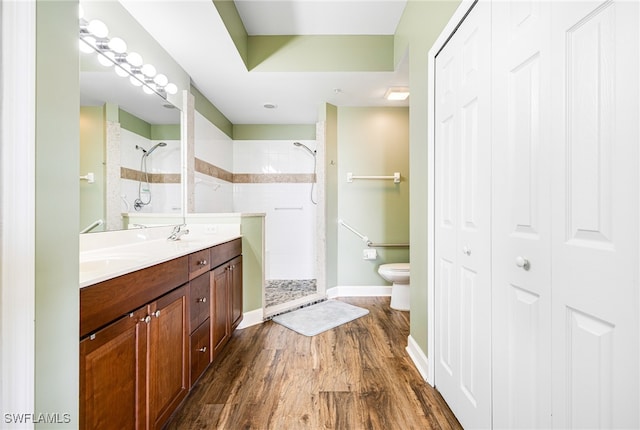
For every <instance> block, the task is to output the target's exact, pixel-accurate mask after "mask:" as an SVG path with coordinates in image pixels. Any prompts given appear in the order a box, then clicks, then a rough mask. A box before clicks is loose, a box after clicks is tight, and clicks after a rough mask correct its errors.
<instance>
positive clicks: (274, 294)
mask: <svg viewBox="0 0 640 430" xmlns="http://www.w3.org/2000/svg"><path fill="white" fill-rule="evenodd" d="M319 149H320V148H319V147H318V145H317V143H316V141H315V140H312V141H303V142H298V141H296V142H292V141H268V142H266V141H236V142H234V170H235V171H236V172H243V173H244V172H247V173H248V174H246V175H243V177H245V178H246V179H245V181H244V182H243V183H235V184H234V192H233V195H234V210H235V211H236V212H243V213H252V212H262V213H265V214H266V216H265V250H266V259H265V286H264V297H263V306H264V308H265V316H270V315H275V314H277V313H280V312H283V311H285V310H287V309H290V308H292V307H298V306H301V305H304V304H307V303H310V302H313V301H317V300H319V299H320V298H321V297H323V296H324V288H323V287H322V286H320V288H319V285H318V281H317V280H318V252H317V247H318V228H317V225H318V207H319V206H318V194H319V193H318V187H317V183H316V180H317V178H316V177H317V173H318V168H319V166H320V165H321V163H320V160H318V158H319V152H321V151H319ZM319 290H322V291H319Z"/></svg>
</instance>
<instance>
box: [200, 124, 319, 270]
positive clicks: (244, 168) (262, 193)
mask: <svg viewBox="0 0 640 430" xmlns="http://www.w3.org/2000/svg"><path fill="white" fill-rule="evenodd" d="M195 130H196V141H195V154H196V184H195V207H196V212H199V213H203V212H244V213H255V212H260V213H265V214H266V218H265V221H266V228H265V230H266V238H265V239H266V259H267V261H266V273H265V275H266V278H267V279H314V278H315V277H316V230H317V229H316V206H315V205H314V204H313V203H311V195H310V193H311V181H312V180H313V170H314V158H313V156H312V155H311V154H309V153H308V152H307V151H305V150H304V149H302V148H299V147H295V146H294V145H293V140H286V141H285V140H243V141H232V140H231V139H229V138H228V137H226V135H224V134H223V133H222V132H220V131H219V130H218V129H217V128H216V127H215V126H213V125H212V124H211V123H210V122H209V121H207V120H206V119H205V118H203V117H202V116H201V115H200V114H198V113H196V126H195ZM300 142H302V143H304V144H305V145H307V146H308V147H310V148H311V149H315V145H316V142H315V141H313V140H311V141H309V140H305V141H300ZM198 166H200V168H198ZM198 170H206V172H204V173H203V172H198ZM216 176H217V177H216ZM199 179H200V182H199V181H198V180H199Z"/></svg>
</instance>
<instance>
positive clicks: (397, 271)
mask: <svg viewBox="0 0 640 430" xmlns="http://www.w3.org/2000/svg"><path fill="white" fill-rule="evenodd" d="M378 273H379V274H380V276H382V277H383V278H384V279H386V280H387V281H389V282H392V283H393V286H392V287H391V307H392V308H393V309H396V310H398V311H408V310H409V263H393V264H382V265H380V267H378Z"/></svg>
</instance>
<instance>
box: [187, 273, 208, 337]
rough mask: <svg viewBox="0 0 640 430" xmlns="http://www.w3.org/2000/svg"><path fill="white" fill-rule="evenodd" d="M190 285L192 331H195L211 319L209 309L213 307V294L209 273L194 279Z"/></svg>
mask: <svg viewBox="0 0 640 430" xmlns="http://www.w3.org/2000/svg"><path fill="white" fill-rule="evenodd" d="M189 284H190V288H191V292H190V297H191V302H190V309H189V314H190V322H191V325H190V331H193V330H195V329H196V327H198V326H199V325H200V324H202V322H203V321H204V320H206V319H207V318H209V309H210V307H211V294H210V288H209V286H210V284H209V272H207V273H205V274H204V275H200V276H198V277H197V278H195V279H192V280H191V282H190V283H189Z"/></svg>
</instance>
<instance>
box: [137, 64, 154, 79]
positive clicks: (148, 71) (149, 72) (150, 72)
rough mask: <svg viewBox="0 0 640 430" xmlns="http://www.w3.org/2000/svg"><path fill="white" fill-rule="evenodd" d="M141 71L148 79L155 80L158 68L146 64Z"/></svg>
mask: <svg viewBox="0 0 640 430" xmlns="http://www.w3.org/2000/svg"><path fill="white" fill-rule="evenodd" d="M140 71H141V72H142V74H143V75H145V76H146V77H148V78H153V77H154V76H155V75H156V68H155V67H153V66H152V65H151V64H145V65H144V66H142V68H141V69H140Z"/></svg>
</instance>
